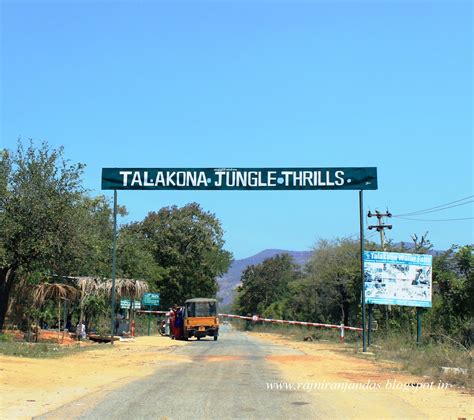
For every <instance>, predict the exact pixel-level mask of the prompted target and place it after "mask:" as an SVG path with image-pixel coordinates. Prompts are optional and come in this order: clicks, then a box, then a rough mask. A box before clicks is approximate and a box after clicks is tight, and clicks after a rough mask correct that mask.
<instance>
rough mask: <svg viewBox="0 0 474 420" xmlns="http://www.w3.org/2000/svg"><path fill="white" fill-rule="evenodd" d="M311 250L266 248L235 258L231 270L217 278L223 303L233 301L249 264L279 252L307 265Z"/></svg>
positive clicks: (254, 263) (257, 262) (256, 262)
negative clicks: (253, 253)
mask: <svg viewBox="0 0 474 420" xmlns="http://www.w3.org/2000/svg"><path fill="white" fill-rule="evenodd" d="M311 253H312V252H311V251H285V250H283V249H266V250H265V251H262V252H259V253H258V254H255V255H253V256H251V257H248V258H243V259H241V260H234V261H233V262H232V265H231V266H230V268H229V271H227V273H225V274H224V275H223V276H222V277H219V278H218V279H217V282H218V283H219V294H218V296H219V297H221V298H222V299H223V302H222V303H223V304H228V303H230V302H231V301H232V292H233V290H234V289H235V288H236V287H237V286H238V285H239V283H240V277H241V275H242V272H243V271H244V270H245V269H246V268H247V267H248V266H249V265H256V264H260V263H262V262H263V261H264V260H266V259H267V258H272V257H274V256H275V255H279V254H289V255H291V256H292V257H293V260H294V262H295V263H296V264H298V265H301V266H303V265H305V264H306V262H307V261H308V260H309V258H310V256H311Z"/></svg>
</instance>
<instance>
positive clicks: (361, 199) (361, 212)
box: [359, 190, 367, 353]
mask: <svg viewBox="0 0 474 420" xmlns="http://www.w3.org/2000/svg"><path fill="white" fill-rule="evenodd" d="M359 226H360V275H361V280H362V351H363V352H364V353H365V352H366V351H367V343H366V339H365V329H366V326H365V281H364V274H365V272H364V196H363V191H362V190H359Z"/></svg>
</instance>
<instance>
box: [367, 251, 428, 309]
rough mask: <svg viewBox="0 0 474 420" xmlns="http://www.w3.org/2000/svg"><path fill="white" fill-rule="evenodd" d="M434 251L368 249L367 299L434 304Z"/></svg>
mask: <svg viewBox="0 0 474 420" xmlns="http://www.w3.org/2000/svg"><path fill="white" fill-rule="evenodd" d="M432 259H433V257H432V256H431V255H426V254H405V253H398V252H380V251H365V252H364V267H365V269H364V271H365V274H364V284H365V302H366V303H370V304H377V305H402V306H417V307H424V308H430V307H431V292H432V285H431V274H432Z"/></svg>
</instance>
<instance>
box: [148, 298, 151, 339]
mask: <svg viewBox="0 0 474 420" xmlns="http://www.w3.org/2000/svg"><path fill="white" fill-rule="evenodd" d="M148 310H149V311H151V305H148ZM150 323H151V313H150V312H148V335H150Z"/></svg>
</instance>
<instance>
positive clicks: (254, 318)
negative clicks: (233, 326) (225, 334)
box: [219, 314, 362, 341]
mask: <svg viewBox="0 0 474 420" xmlns="http://www.w3.org/2000/svg"><path fill="white" fill-rule="evenodd" d="M219 316H221V317H224V318H235V319H246V320H248V321H253V322H268V323H270V324H287V325H302V326H307V327H319V328H333V329H338V330H339V332H340V334H339V339H340V340H341V341H344V331H345V330H348V331H362V328H358V327H349V326H347V325H343V324H341V325H334V324H321V323H318V322H304V321H288V320H286V319H271V318H260V317H259V316H257V315H254V316H242V315H232V314H219Z"/></svg>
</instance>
